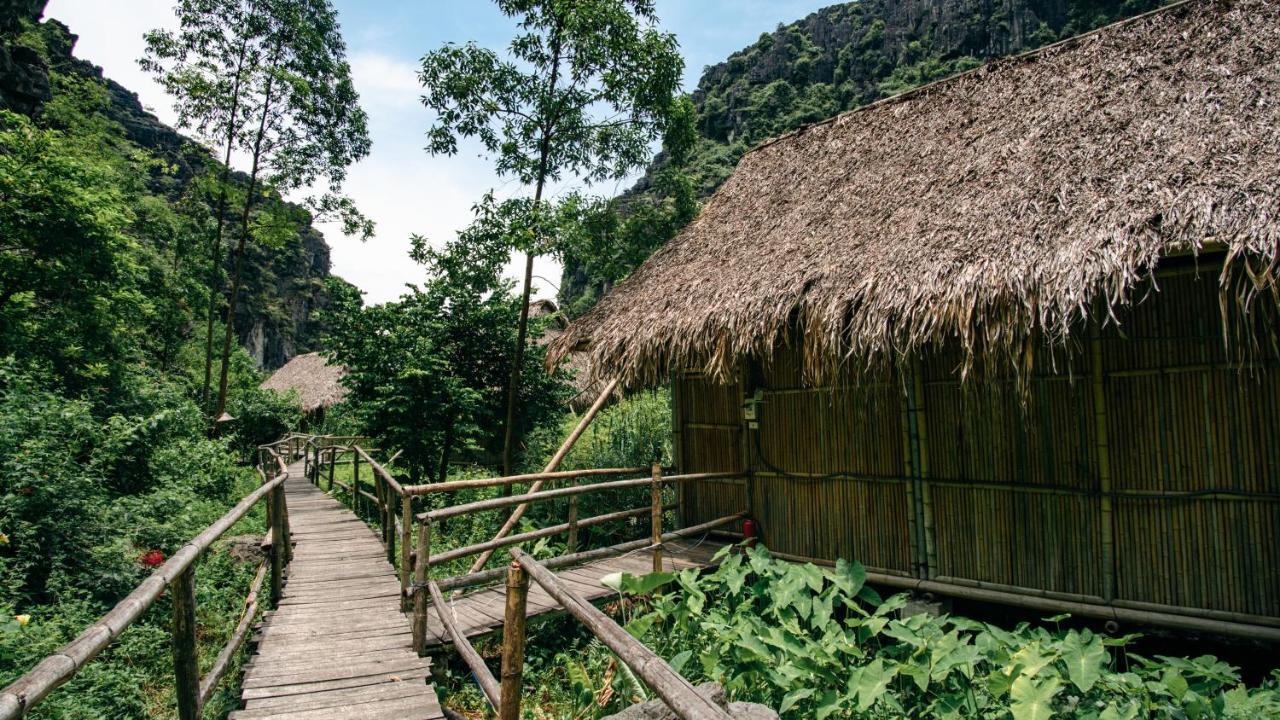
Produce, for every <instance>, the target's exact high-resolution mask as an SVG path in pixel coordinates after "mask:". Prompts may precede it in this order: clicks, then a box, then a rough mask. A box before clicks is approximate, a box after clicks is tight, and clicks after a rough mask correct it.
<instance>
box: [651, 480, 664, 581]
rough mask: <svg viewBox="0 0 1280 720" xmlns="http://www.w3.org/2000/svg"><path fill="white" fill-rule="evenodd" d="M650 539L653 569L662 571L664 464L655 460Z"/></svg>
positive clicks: (652, 482)
mask: <svg viewBox="0 0 1280 720" xmlns="http://www.w3.org/2000/svg"><path fill="white" fill-rule="evenodd" d="M649 503H650V524H651V531H650V535H649V536H650V539H651V541H652V543H653V571H654V572H662V465H661V464H660V463H657V462H655V463H654V464H653V467H652V468H650V477H649Z"/></svg>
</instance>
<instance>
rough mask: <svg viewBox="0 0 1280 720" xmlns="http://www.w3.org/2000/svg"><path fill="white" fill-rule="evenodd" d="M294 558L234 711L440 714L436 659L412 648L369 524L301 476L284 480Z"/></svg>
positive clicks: (254, 717)
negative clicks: (434, 671) (435, 684)
mask: <svg viewBox="0 0 1280 720" xmlns="http://www.w3.org/2000/svg"><path fill="white" fill-rule="evenodd" d="M285 497H286V502H287V504H288V508H289V524H290V527H291V528H292V531H293V540H294V543H295V544H294V550H293V562H291V563H290V564H289V572H288V582H287V584H286V585H285V588H284V594H283V597H282V598H281V600H280V605H279V607H277V608H276V609H275V610H273V611H271V612H268V613H267V614H266V615H265V616H264V618H263V621H262V624H261V626H260V627H259V629H258V634H257V635H256V636H255V637H256V639H257V649H256V651H255V653H254V655H253V657H252V658H251V659H250V660H249V661H248V663H247V664H246V665H245V673H244V680H243V682H242V684H241V688H242V691H241V697H242V699H243V701H244V709H243V710H239V711H236V712H233V713H231V715H230V716H229V718H230V720H286V719H287V720H375V719H377V720H382V719H384V718H395V720H435V719H436V718H443V717H444V714H443V713H442V712H441V710H440V703H439V701H438V700H437V698H436V693H435V689H434V688H433V687H432V686H431V684H430V678H431V661H430V660H429V659H427V658H419V657H418V655H417V653H415V652H414V651H413V649H412V647H411V643H412V634H411V631H410V627H409V620H408V619H407V618H406V617H405V615H404V614H403V613H401V612H400V582H399V580H398V579H397V578H396V574H395V571H394V569H393V568H392V566H391V565H390V563H388V562H387V560H386V555H385V553H384V551H383V548H382V544H381V543H380V542H379V541H378V537H377V535H376V534H375V533H374V531H373V530H372V529H370V527H369V526H368V525H366V524H365V523H364V522H363V521H361V520H360V519H358V518H357V517H356V516H355V515H354V514H353V513H351V511H349V510H347V509H346V508H345V507H343V506H342V505H341V504H340V503H338V501H336V500H334V499H333V498H331V497H329V496H328V495H326V494H325V493H323V492H321V491H320V490H319V489H318V488H316V487H314V486H312V485H311V483H309V482H307V480H306V479H305V478H304V477H303V471H302V463H301V462H298V463H294V464H293V465H292V466H290V468H289V480H288V481H287V482H286V483H285Z"/></svg>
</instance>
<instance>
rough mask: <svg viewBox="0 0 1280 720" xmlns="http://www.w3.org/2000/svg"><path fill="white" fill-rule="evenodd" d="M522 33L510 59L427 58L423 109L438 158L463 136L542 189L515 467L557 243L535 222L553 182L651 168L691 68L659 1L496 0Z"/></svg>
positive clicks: (508, 460)
mask: <svg viewBox="0 0 1280 720" xmlns="http://www.w3.org/2000/svg"><path fill="white" fill-rule="evenodd" d="M496 2H497V5H498V8H499V9H500V10H501V11H502V12H503V13H505V14H506V15H507V16H508V17H512V18H516V19H517V20H518V23H519V28H520V32H519V34H517V35H516V37H515V38H514V39H512V41H511V43H510V45H509V46H508V48H507V53H506V56H505V57H500V56H499V55H498V53H496V52H494V51H492V50H489V49H487V48H482V47H479V46H477V45H476V44H475V43H467V44H464V45H458V44H447V45H445V46H444V47H441V48H439V49H438V50H434V51H432V52H430V53H428V54H427V55H426V56H425V57H424V58H423V60H422V71H421V73H420V78H419V79H420V80H421V82H422V85H423V86H424V88H425V90H426V92H425V95H424V96H423V103H424V104H425V105H426V106H427V108H429V109H430V110H433V111H434V112H435V113H436V117H435V123H434V124H433V125H432V127H431V128H430V130H429V132H428V138H429V146H428V150H429V151H430V152H431V153H432V154H444V155H452V154H454V153H456V152H457V151H458V140H459V138H476V139H478V140H479V141H480V142H481V143H482V144H483V145H484V147H485V148H486V149H487V150H488V152H489V153H490V154H491V155H492V156H493V158H494V163H495V167H496V169H497V171H498V172H499V174H501V175H504V176H512V177H515V178H516V179H518V180H519V181H520V182H521V183H522V184H524V185H526V186H532V188H533V195H532V201H533V211H532V212H531V213H529V216H530V217H532V218H534V223H533V224H532V226H531V228H529V230H530V232H526V233H516V234H515V235H514V236H513V237H516V238H520V239H519V240H517V241H515V242H513V246H514V247H513V249H516V250H522V251H523V252H524V253H525V256H526V257H525V272H524V285H523V292H522V296H521V302H520V319H519V324H518V326H517V333H516V340H515V348H514V351H513V353H512V355H513V361H512V362H511V375H510V377H509V378H508V380H507V402H506V413H505V423H504V430H503V432H504V436H505V437H504V441H503V451H502V467H503V472H504V473H507V474H509V473H510V472H511V468H512V456H511V452H512V439H513V437H514V428H515V424H516V422H515V421H516V408H517V404H518V400H519V395H520V373H521V369H522V367H523V366H524V362H523V358H524V353H525V344H526V341H527V338H528V323H529V296H530V292H531V286H532V282H533V261H534V258H535V257H536V256H537V255H538V254H540V253H542V252H545V251H546V250H547V243H548V240H549V239H548V238H547V237H545V235H544V234H543V233H542V232H541V230H540V228H542V227H544V225H545V223H543V222H541V221H539V220H537V219H538V218H539V217H541V216H543V215H545V214H546V213H545V212H543V211H542V207H541V206H542V203H543V202H544V194H545V192H546V188H547V184H548V183H549V182H557V181H559V180H561V179H563V178H575V179H579V180H583V181H586V182H595V181H600V180H605V179H609V178H614V179H621V178H622V177H623V176H625V175H626V174H627V173H628V172H630V171H631V170H633V169H635V168H638V167H641V166H642V165H643V164H644V163H645V162H646V161H647V160H648V159H649V155H650V147H651V145H652V144H653V143H654V141H655V140H657V139H658V138H659V137H661V135H662V133H663V131H664V130H665V129H666V128H667V127H668V126H669V125H670V124H671V122H672V120H673V118H675V117H676V116H678V115H680V114H681V110H682V108H683V105H682V103H681V102H680V100H679V99H678V97H677V89H678V87H679V82H680V74H681V72H682V71H683V69H684V61H683V59H682V58H681V57H680V54H679V52H678V47H677V45H676V40H675V37H674V36H673V35H671V34H670V33H664V32H661V31H659V30H658V29H657V27H656V26H657V16H656V14H655V12H654V4H653V1H652V0H496Z"/></svg>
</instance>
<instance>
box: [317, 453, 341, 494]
mask: <svg viewBox="0 0 1280 720" xmlns="http://www.w3.org/2000/svg"><path fill="white" fill-rule="evenodd" d="M337 466H338V453H337V452H336V451H334V450H330V451H329V487H333V473H334V469H335V468H337ZM319 486H320V483H319V482H317V483H316V487H319Z"/></svg>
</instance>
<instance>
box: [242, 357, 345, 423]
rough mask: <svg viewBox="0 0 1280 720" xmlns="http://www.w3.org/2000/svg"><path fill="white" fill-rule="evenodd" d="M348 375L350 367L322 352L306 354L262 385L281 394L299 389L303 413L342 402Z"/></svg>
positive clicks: (288, 364) (287, 364) (295, 359)
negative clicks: (329, 361) (344, 380)
mask: <svg viewBox="0 0 1280 720" xmlns="http://www.w3.org/2000/svg"><path fill="white" fill-rule="evenodd" d="M346 374H347V369H346V368H344V367H342V366H341V365H330V364H329V363H328V362H326V361H325V358H324V356H323V355H321V354H320V353H304V354H302V355H298V356H296V357H294V358H293V359H292V360H290V361H289V362H287V363H285V364H284V367H282V368H280V369H279V370H277V371H275V372H274V373H272V375H271V377H269V378H267V380H266V382H264V383H262V385H261V386H260V387H261V388H262V389H263V390H275V391H276V392H280V393H287V392H289V391H290V390H296V391H297V393H298V402H299V403H300V404H301V405H302V410H303V412H311V411H313V410H318V409H320V408H327V407H329V406H331V405H336V404H338V403H340V402H342V399H343V398H344V397H346V396H347V388H346V387H345V386H344V385H343V384H342V377H343V376H344V375H346Z"/></svg>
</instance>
